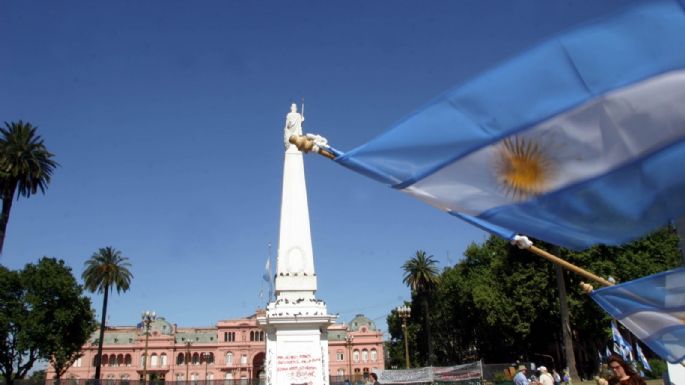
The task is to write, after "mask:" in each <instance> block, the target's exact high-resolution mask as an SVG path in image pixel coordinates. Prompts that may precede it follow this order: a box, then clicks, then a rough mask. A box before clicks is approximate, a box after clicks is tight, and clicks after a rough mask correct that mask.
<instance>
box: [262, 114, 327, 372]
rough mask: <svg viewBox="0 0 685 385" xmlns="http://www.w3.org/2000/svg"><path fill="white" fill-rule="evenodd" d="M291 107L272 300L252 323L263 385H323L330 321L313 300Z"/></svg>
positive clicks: (297, 118)
mask: <svg viewBox="0 0 685 385" xmlns="http://www.w3.org/2000/svg"><path fill="white" fill-rule="evenodd" d="M302 120H303V118H302V116H301V115H300V114H299V113H297V109H296V107H295V105H294V104H293V107H292V109H291V112H290V113H289V114H288V116H287V119H286V127H285V134H284V140H285V146H286V152H285V161H284V165H283V192H282V199H281V223H280V234H279V241H278V257H277V269H276V277H275V294H276V299H275V300H274V301H273V302H271V303H269V305H268V306H267V309H266V313H265V315H264V316H262V317H259V318H258V319H257V322H258V323H259V325H260V327H261V328H262V329H264V331H265V332H266V362H265V364H266V380H267V385H291V384H307V385H328V382H329V381H328V378H329V369H328V334H327V330H328V326H329V325H330V324H331V323H333V321H334V320H335V318H336V316H334V315H329V314H328V311H327V310H326V304H325V303H324V302H323V301H321V300H319V299H316V297H315V295H314V294H315V293H316V285H317V282H316V280H317V278H316V272H315V270H314V255H313V252H312V240H311V232H310V227H309V208H308V204H307V188H306V183H305V178H304V162H303V159H302V153H301V152H300V151H299V150H298V149H297V148H296V147H295V146H294V145H292V144H290V143H289V142H288V138H289V137H290V135H301V134H302V128H301V123H302Z"/></svg>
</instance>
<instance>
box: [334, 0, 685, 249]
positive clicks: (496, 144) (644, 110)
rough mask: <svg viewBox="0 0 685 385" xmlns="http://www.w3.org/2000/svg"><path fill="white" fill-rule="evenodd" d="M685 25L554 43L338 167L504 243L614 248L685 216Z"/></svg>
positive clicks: (594, 32)
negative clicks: (528, 239)
mask: <svg viewBox="0 0 685 385" xmlns="http://www.w3.org/2000/svg"><path fill="white" fill-rule="evenodd" d="M683 105H685V12H684V10H683V6H682V5H681V4H679V3H678V2H676V1H653V2H649V3H646V4H639V5H637V6H632V7H631V8H629V9H626V10H624V11H622V12H621V13H620V14H617V15H614V16H612V17H610V18H606V19H604V20H602V21H599V22H597V23H595V24H591V25H587V26H585V27H582V28H580V29H577V30H575V31H571V32H569V33H566V34H563V35H560V36H557V37H556V38H553V39H550V40H548V41H547V42H545V43H543V44H541V45H540V46H538V47H536V48H533V49H531V50H529V51H527V52H525V53H523V54H521V55H520V56H518V57H516V58H514V59H512V60H510V61H508V62H506V63H504V64H502V65H500V66H498V67H496V68H494V69H492V70H490V71H489V72H486V73H484V74H483V75H481V76H479V77H477V78H475V79H473V80H471V81H469V82H467V83H466V84H463V85H461V86H458V87H456V88H454V89H453V90H451V91H449V92H447V93H445V94H444V95H442V96H440V97H438V98H437V99H436V100H434V101H433V102H431V103H429V104H428V105H426V106H425V107H423V108H422V109H420V110H418V111H417V112H415V113H414V114H412V115H410V116H408V117H407V118H405V119H404V120H402V121H400V122H399V123H397V124H396V125H395V126H393V127H391V128H390V130H388V131H387V132H385V133H384V134H382V135H381V136H379V137H377V138H375V139H373V140H371V141H370V142H368V143H366V144H364V145H362V146H359V147H357V148H355V149H353V150H351V151H349V152H347V153H341V152H339V151H336V150H335V149H331V151H332V152H333V153H334V154H335V155H336V159H335V160H336V162H338V163H339V164H341V165H343V166H345V167H348V168H350V169H352V170H354V171H357V172H359V173H362V174H364V175H366V176H369V177H371V178H373V179H375V180H377V181H380V182H382V183H386V184H388V185H391V186H392V187H393V188H396V189H398V190H400V191H403V192H405V193H408V194H410V195H413V196H414V197H416V198H418V199H421V200H423V201H425V202H427V203H429V204H431V205H433V206H435V207H437V208H439V209H441V210H444V211H446V212H448V213H450V214H452V215H454V216H456V217H459V218H461V219H464V220H466V221H468V222H470V223H472V224H475V225H477V226H479V227H481V228H483V229H485V230H487V231H490V232H492V233H494V234H498V235H500V236H502V237H505V238H511V237H513V235H515V234H517V233H518V234H524V235H528V236H532V237H535V238H538V239H542V240H545V241H548V242H551V243H554V244H558V245H561V246H566V247H569V248H574V249H583V248H586V247H589V246H591V245H593V244H596V243H605V244H622V243H625V242H628V241H630V240H633V239H635V238H638V237H640V236H642V235H644V234H646V233H648V232H650V231H652V230H654V229H655V228H658V227H660V226H663V225H665V224H667V223H668V222H669V220H670V219H673V218H677V217H679V216H681V215H684V214H685V173H683V172H674V169H673V165H678V164H685V108H683Z"/></svg>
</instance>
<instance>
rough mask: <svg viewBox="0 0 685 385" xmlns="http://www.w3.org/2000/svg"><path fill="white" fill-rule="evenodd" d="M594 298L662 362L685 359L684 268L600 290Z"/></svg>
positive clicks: (594, 294) (676, 361)
mask: <svg viewBox="0 0 685 385" xmlns="http://www.w3.org/2000/svg"><path fill="white" fill-rule="evenodd" d="M591 296H592V299H594V300H595V301H596V302H597V303H598V304H599V305H600V306H601V307H602V308H603V309H604V310H606V311H607V313H609V314H611V315H612V316H613V317H614V318H616V319H617V320H618V321H619V322H621V323H622V324H623V326H625V327H626V328H628V330H630V331H631V332H632V333H633V334H634V335H635V336H636V337H637V338H639V339H640V340H642V342H644V343H645V344H647V346H649V348H650V349H652V351H654V353H656V354H658V355H659V356H661V358H663V359H665V360H667V361H668V362H671V363H678V362H681V361H683V360H684V359H685V268H678V269H675V270H670V271H666V272H663V273H659V274H655V275H651V276H649V277H644V278H640V279H637V280H634V281H630V282H626V283H622V284H620V285H616V286H610V287H605V288H601V289H598V290H595V291H593V292H592V294H591Z"/></svg>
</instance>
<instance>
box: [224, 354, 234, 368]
mask: <svg viewBox="0 0 685 385" xmlns="http://www.w3.org/2000/svg"><path fill="white" fill-rule="evenodd" d="M226 365H233V353H231V352H228V353H226Z"/></svg>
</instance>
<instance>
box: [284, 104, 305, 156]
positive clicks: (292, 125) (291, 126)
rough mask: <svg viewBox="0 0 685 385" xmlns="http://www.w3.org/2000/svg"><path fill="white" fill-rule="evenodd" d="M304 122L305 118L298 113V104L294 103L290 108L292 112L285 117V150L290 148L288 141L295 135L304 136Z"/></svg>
mask: <svg viewBox="0 0 685 385" xmlns="http://www.w3.org/2000/svg"><path fill="white" fill-rule="evenodd" d="M302 122H304V116H302V115H301V114H300V113H299V112H297V104H295V103H293V104H292V105H291V106H290V112H289V113H288V115H287V116H286V117H285V128H284V129H283V131H284V133H283V139H284V142H285V143H284V144H285V148H286V149H287V148H288V146H290V142H289V141H288V140H289V139H290V137H291V136H293V135H302Z"/></svg>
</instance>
